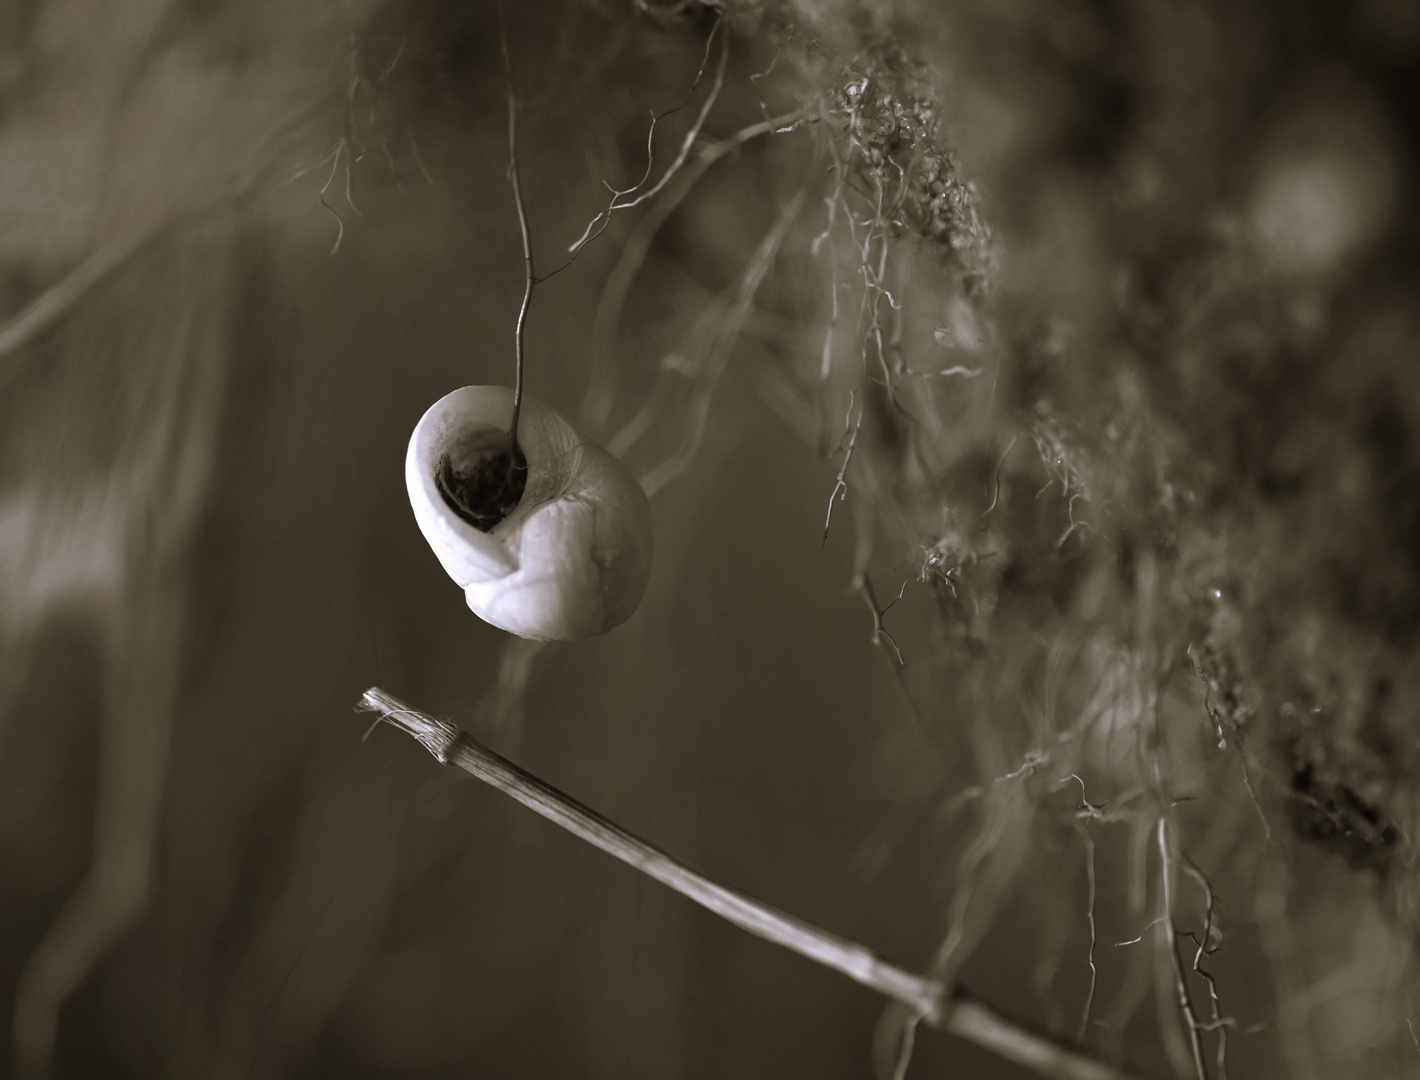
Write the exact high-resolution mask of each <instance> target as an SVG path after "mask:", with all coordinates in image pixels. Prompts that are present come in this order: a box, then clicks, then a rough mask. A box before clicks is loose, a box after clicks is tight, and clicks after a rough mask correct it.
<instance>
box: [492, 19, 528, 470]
mask: <svg viewBox="0 0 1420 1080" xmlns="http://www.w3.org/2000/svg"><path fill="white" fill-rule="evenodd" d="M498 45H499V49H500V51H501V52H502V54H503V71H504V73H505V74H506V76H507V83H508V179H509V180H510V181H511V182H512V185H513V202H514V203H515V204H517V207H518V228H519V229H521V230H522V234H523V267H524V269H525V271H526V276H525V279H524V280H525V283H524V285H523V306H522V307H521V308H519V309H518V328H517V330H516V332H515V333H514V338H513V339H514V343H515V350H516V365H517V366H516V371H515V374H514V378H513V418H512V420H511V422H510V423H509V426H508V439H509V441H510V442H511V443H512V452H513V459H514V460H515V461H516V460H517V458H518V415H519V413H521V412H522V408H523V328H524V327H525V326H526V325H527V321H528V308H529V307H530V306H531V305H532V293H533V286H534V285H536V284H537V277H536V276H535V274H534V272H533V254H532V236H531V234H530V233H529V232H528V215H527V211H526V210H525V209H524V208H523V187H522V183H521V181H520V180H519V178H518V99H517V95H516V94H515V93H514V92H513V61H512V57H511V56H510V55H509V53H508V27H507V23H506V21H505V19H504V16H503V4H502V3H501V0H500V2H499V4H498Z"/></svg>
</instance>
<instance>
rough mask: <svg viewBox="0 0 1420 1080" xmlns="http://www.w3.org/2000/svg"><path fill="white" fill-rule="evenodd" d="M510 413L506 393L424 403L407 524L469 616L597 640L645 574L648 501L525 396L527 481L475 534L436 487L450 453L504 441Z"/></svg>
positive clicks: (464, 392) (544, 635) (412, 445)
mask: <svg viewBox="0 0 1420 1080" xmlns="http://www.w3.org/2000/svg"><path fill="white" fill-rule="evenodd" d="M512 410H513V392H512V390H510V389H509V388H508V387H506V386H465V387H463V388H462V389H461V390H455V391H454V392H453V393H451V394H446V395H445V396H444V397H442V398H440V399H439V400H438V401H436V402H435V403H434V404H433V405H432V406H430V408H429V410H428V412H426V413H425V414H424V416H423V417H422V418H421V419H420V421H419V423H418V425H416V426H415V428H414V434H413V435H412V436H411V437H410V440H409V452H408V454H407V455H406V457H405V468H404V479H405V485H406V486H407V487H408V489H409V501H410V504H411V505H412V506H413V508H414V518H415V520H416V521H417V522H418V523H419V530H420V531H421V532H422V533H423V534H424V538H425V539H426V540H427V541H428V542H429V546H430V547H432V548H433V549H434V554H435V555H437V556H438V557H439V562H440V563H441V564H442V565H443V567H444V570H445V571H447V573H448V575H449V577H451V578H453V579H454V581H455V582H457V583H458V585H459V587H460V588H462V589H463V590H464V596H465V598H466V599H467V601H468V606H469V608H470V610H472V611H473V613H474V614H475V615H477V616H478V617H479V618H481V619H483V620H484V621H486V622H489V623H492V624H493V625H494V626H497V627H499V628H500V629H503V630H507V631H508V632H509V633H513V634H517V635H518V636H520V637H525V638H532V639H534V640H539V641H572V640H576V639H578V638H585V637H592V636H594V635H596V634H604V633H606V632H607V631H608V630H611V629H613V628H614V627H616V626H619V625H620V624H621V623H623V622H625V621H626V620H627V619H628V618H629V617H630V616H631V613H632V612H634V611H635V610H636V607H637V605H638V604H640V602H641V597H642V595H643V594H644V593H645V591H646V581H647V579H648V578H649V576H650V571H651V505H650V503H649V502H648V501H647V499H646V494H645V492H644V491H642V490H641V485H640V484H638V483H637V482H636V479H635V477H633V476H632V475H631V474H630V473H629V472H628V471H627V469H626V467H625V466H624V465H622V464H621V462H619V461H618V460H616V458H614V457H612V456H611V455H610V454H609V453H607V452H606V451H605V450H603V449H602V448H601V447H599V446H596V445H595V444H593V443H589V442H586V441H584V440H583V439H582V437H581V436H579V435H578V434H577V432H576V431H575V430H574V429H573V427H572V425H571V424H569V423H567V421H566V420H563V419H562V417H560V416H559V415H557V413H555V412H554V411H553V410H552V409H550V408H548V407H547V406H546V405H544V404H542V403H541V402H539V401H536V400H534V399H532V398H529V397H526V396H524V398H523V404H522V414H521V417H520V419H519V422H518V444H519V447H520V449H521V450H522V453H523V455H524V456H525V457H526V459H527V480H526V485H525V487H524V488H523V491H522V494H521V497H519V498H517V499H516V503H515V505H513V506H512V508H511V510H510V511H509V512H508V513H507V516H506V517H503V518H502V520H499V521H497V523H496V524H493V525H492V526H491V527H490V528H488V529H487V531H484V530H483V529H480V528H478V527H477V526H476V525H474V524H472V523H471V522H470V520H469V517H468V515H467V513H466V511H465V512H464V513H461V512H460V511H459V509H457V508H456V507H455V506H454V505H453V504H452V503H451V502H450V501H449V500H448V498H447V497H446V495H445V493H444V491H442V490H441V484H440V475H441V473H442V474H443V475H447V472H448V469H449V461H450V457H451V455H457V454H459V453H460V452H461V450H462V449H463V448H466V447H467V446H469V445H470V444H471V443H480V442H482V443H483V444H485V445H495V444H496V443H497V441H498V440H499V438H500V437H501V439H502V441H503V443H504V444H506V441H507V428H508V423H509V420H510V419H511V417H512ZM505 467H506V463H505ZM445 488H446V485H445Z"/></svg>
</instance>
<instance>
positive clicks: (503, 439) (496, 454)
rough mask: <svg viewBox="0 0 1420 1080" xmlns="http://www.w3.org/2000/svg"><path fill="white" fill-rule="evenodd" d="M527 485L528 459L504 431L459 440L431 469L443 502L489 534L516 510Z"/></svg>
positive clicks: (467, 435) (473, 433)
mask: <svg viewBox="0 0 1420 1080" xmlns="http://www.w3.org/2000/svg"><path fill="white" fill-rule="evenodd" d="M527 482H528V459H527V458H526V457H525V456H524V454H523V451H522V448H521V447H519V446H517V445H516V444H514V443H513V441H512V440H511V439H510V438H509V437H508V433H507V432H506V431H499V430H497V429H493V428H485V429H483V430H481V431H475V432H470V433H468V434H466V435H462V436H460V437H459V438H458V439H457V440H456V441H455V442H454V443H453V445H452V446H451V447H450V448H449V452H448V453H445V454H442V455H441V456H440V457H439V460H438V463H437V464H436V465H435V466H434V483H435V485H436V486H437V487H438V489H439V494H440V495H442V496H443V497H444V502H445V503H447V504H448V506H449V508H450V509H451V510H453V512H454V513H456V514H457V515H458V516H459V517H461V518H463V520H464V521H466V522H468V523H469V524H470V525H472V526H473V527H474V528H475V529H480V530H482V531H483V532H488V531H489V530H491V529H492V528H493V527H494V526H495V525H497V524H498V523H499V522H500V521H502V520H503V519H504V518H506V517H507V516H508V515H509V514H511V513H512V512H513V510H514V509H516V507H517V505H518V501H519V500H520V499H521V498H522V497H523V489H524V488H525V487H527Z"/></svg>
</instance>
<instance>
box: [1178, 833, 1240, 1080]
mask: <svg viewBox="0 0 1420 1080" xmlns="http://www.w3.org/2000/svg"><path fill="white" fill-rule="evenodd" d="M1179 856H1180V857H1181V858H1182V859H1183V869H1184V873H1186V874H1188V876H1189V877H1191V878H1192V879H1193V880H1194V881H1196V882H1197V883H1198V887H1199V888H1201V889H1202V890H1203V897H1204V903H1205V908H1204V916H1203V938H1202V940H1201V941H1199V940H1197V939H1195V942H1196V944H1197V946H1198V949H1197V951H1196V952H1195V953H1194V954H1193V972H1194V974H1195V975H1197V976H1198V977H1199V978H1201V979H1202V980H1203V981H1204V982H1206V983H1207V984H1208V997H1209V1003H1210V1005H1211V1006H1212V1012H1213V1015H1212V1017H1211V1018H1210V1019H1209V1021H1208V1022H1207V1023H1206V1024H1204V1025H1203V1027H1204V1028H1205V1029H1208V1030H1216V1031H1217V1032H1218V1058H1217V1060H1218V1080H1228V1028H1229V1027H1234V1026H1236V1021H1234V1020H1233V1018H1232V1017H1228V1016H1224V1015H1223V1014H1222V1003H1221V1002H1220V1001H1219V999H1218V980H1217V979H1215V978H1214V977H1213V973H1212V972H1210V971H1208V970H1207V969H1206V968H1204V967H1203V958H1204V957H1205V956H1209V955H1211V954H1212V953H1214V952H1216V951H1217V950H1218V949H1219V948H1221V947H1222V940H1223V938H1222V931H1219V933H1218V944H1217V945H1215V946H1214V947H1213V948H1211V949H1210V948H1209V947H1208V942H1209V940H1210V939H1211V938H1212V936H1213V907H1214V896H1213V884H1212V882H1210V881H1209V880H1208V876H1207V875H1206V874H1204V873H1203V871H1202V869H1201V868H1200V867H1199V866H1198V864H1197V863H1195V862H1194V861H1193V860H1192V859H1190V858H1189V857H1188V855H1187V854H1186V853H1185V852H1184V851H1182V850H1180V851H1179Z"/></svg>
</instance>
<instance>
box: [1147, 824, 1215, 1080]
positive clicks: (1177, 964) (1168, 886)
mask: <svg viewBox="0 0 1420 1080" xmlns="http://www.w3.org/2000/svg"><path fill="white" fill-rule="evenodd" d="M1155 835H1156V838H1157V840H1158V845H1159V858H1160V860H1161V862H1162V866H1161V877H1162V878H1163V883H1164V917H1163V920H1162V925H1163V928H1164V935H1165V937H1166V939H1167V944H1168V951H1169V959H1170V961H1171V962H1172V964H1173V977H1174V993H1175V994H1176V995H1177V997H1178V1008H1179V1011H1180V1012H1182V1013H1183V1020H1184V1023H1185V1024H1186V1025H1187V1026H1188V1045H1189V1049H1190V1050H1191V1051H1192V1052H1193V1067H1194V1069H1196V1070H1197V1072H1198V1080H1208V1066H1207V1065H1205V1064H1204V1063H1203V1036H1202V1034H1201V1032H1200V1030H1199V1029H1200V1025H1199V1022H1198V1014H1197V1013H1196V1012H1195V1011H1194V1008H1193V998H1192V997H1191V996H1190V994H1189V992H1188V981H1187V977H1186V976H1185V975H1184V969H1183V958H1182V957H1181V956H1179V954H1178V930H1177V929H1176V928H1175V927H1174V921H1173V854H1172V852H1171V851H1170V849H1169V835H1168V817H1167V815H1165V814H1160V815H1159V824H1158V826H1157V832H1156V834H1155Z"/></svg>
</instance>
